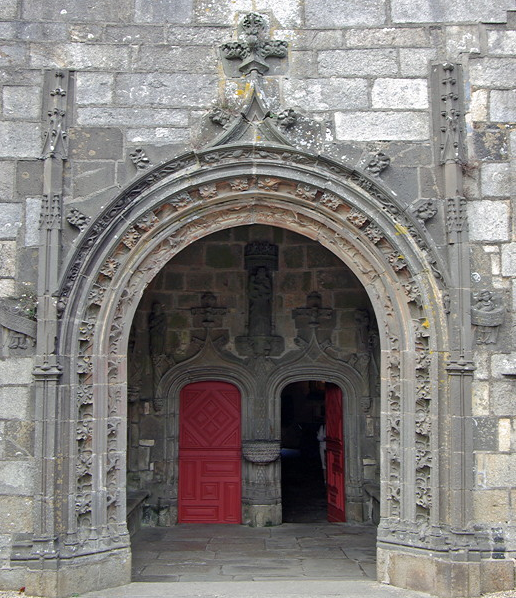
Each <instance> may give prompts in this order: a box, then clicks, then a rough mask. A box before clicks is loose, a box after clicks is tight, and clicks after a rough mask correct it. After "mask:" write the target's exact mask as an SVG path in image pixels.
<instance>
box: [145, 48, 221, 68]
mask: <svg viewBox="0 0 516 598" xmlns="http://www.w3.org/2000/svg"><path fill="white" fill-rule="evenodd" d="M218 61H219V54H218V49H217V48H216V47H215V48H214V47H213V46H187V47H181V46H180V47H177V46H168V45H161V46H142V48H141V49H140V51H139V53H138V57H137V59H136V67H137V68H138V69H139V70H144V71H149V70H151V71H152V70H154V69H156V70H158V71H159V72H160V73H166V72H167V71H172V72H175V73H177V72H178V71H184V72H188V73H215V72H216V71H217V65H218Z"/></svg>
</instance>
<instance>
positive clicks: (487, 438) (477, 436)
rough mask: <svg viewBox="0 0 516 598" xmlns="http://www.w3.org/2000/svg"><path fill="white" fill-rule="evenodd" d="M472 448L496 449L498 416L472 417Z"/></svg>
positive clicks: (480, 449) (482, 449)
mask: <svg viewBox="0 0 516 598" xmlns="http://www.w3.org/2000/svg"><path fill="white" fill-rule="evenodd" d="M473 449H474V450H477V451H496V450H498V418H495V417H475V418H473Z"/></svg>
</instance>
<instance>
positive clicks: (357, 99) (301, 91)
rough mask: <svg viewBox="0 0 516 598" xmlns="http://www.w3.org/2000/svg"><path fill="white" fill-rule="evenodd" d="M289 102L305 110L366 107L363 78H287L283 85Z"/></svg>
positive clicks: (366, 100) (365, 82) (365, 90)
mask: <svg viewBox="0 0 516 598" xmlns="http://www.w3.org/2000/svg"><path fill="white" fill-rule="evenodd" d="M284 92H285V97H287V98H288V101H289V104H290V105H292V106H298V107H300V108H304V109H305V110H332V109H335V110H339V109H340V110H342V109H348V110H349V109H356V108H367V106H368V98H367V81H366V80H365V79H338V78H332V79H308V80H306V79H288V80H286V81H285V87H284Z"/></svg>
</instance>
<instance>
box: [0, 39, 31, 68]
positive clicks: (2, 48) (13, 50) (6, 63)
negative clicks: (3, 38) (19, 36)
mask: <svg viewBox="0 0 516 598" xmlns="http://www.w3.org/2000/svg"><path fill="white" fill-rule="evenodd" d="M26 51H27V49H26V47H25V45H24V44H16V45H14V44H1V45H0V67H13V66H26V64H25V61H26Z"/></svg>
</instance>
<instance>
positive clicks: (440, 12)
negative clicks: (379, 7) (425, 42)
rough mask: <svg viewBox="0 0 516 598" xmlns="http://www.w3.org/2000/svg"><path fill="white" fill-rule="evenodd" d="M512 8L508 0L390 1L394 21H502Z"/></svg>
mask: <svg viewBox="0 0 516 598" xmlns="http://www.w3.org/2000/svg"><path fill="white" fill-rule="evenodd" d="M511 8H514V6H513V4H512V3H511V2H510V0H494V1H493V2H491V1H490V0H482V1H479V2H475V3H474V4H473V3H472V2H469V1H468V0H456V2H453V3H450V4H447V3H436V2H434V1H433V0H422V1H421V2H417V3H415V2H410V1H408V0H393V1H392V20H393V21H394V22H395V23H424V22H432V23H439V22H446V21H452V22H453V21H457V22H460V21H465V22H471V21H476V20H480V21H494V22H497V21H504V20H505V19H506V18H507V17H506V11H507V10H509V9H511Z"/></svg>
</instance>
